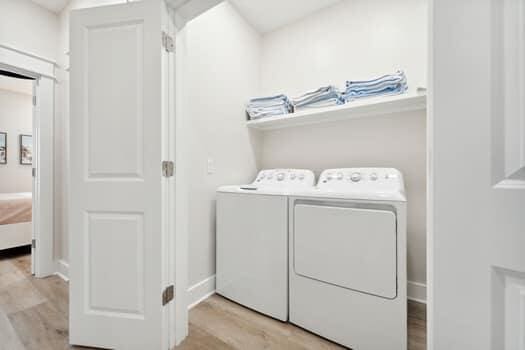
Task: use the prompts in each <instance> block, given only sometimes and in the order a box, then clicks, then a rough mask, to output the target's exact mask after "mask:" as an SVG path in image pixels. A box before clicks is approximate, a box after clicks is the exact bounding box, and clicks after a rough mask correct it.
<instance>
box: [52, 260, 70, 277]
mask: <svg viewBox="0 0 525 350" xmlns="http://www.w3.org/2000/svg"><path fill="white" fill-rule="evenodd" d="M55 275H57V276H58V277H60V278H62V279H63V280H64V281H66V282H69V264H68V263H67V261H65V260H62V259H59V260H57V271H56V272H55Z"/></svg>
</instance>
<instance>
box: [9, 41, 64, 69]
mask: <svg viewBox="0 0 525 350" xmlns="http://www.w3.org/2000/svg"><path fill="white" fill-rule="evenodd" d="M0 47H1V48H3V49H7V50H11V51H14V52H16V53H19V54H22V55H25V56H28V57H31V58H36V59H37V60H40V61H44V62H47V63H50V64H52V65H55V66H56V65H57V63H56V61H54V60H51V59H49V58H45V57H42V56H39V55H36V54H34V53H31V52H27V51H24V50H20V49H17V48H15V47H12V46H9V45H5V44H0Z"/></svg>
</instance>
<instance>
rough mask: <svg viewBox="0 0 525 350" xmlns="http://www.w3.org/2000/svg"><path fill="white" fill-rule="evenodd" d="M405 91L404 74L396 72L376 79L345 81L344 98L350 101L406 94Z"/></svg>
mask: <svg viewBox="0 0 525 350" xmlns="http://www.w3.org/2000/svg"><path fill="white" fill-rule="evenodd" d="M407 89H408V85H407V79H406V76H405V73H403V72H402V71H397V72H396V73H395V74H387V75H383V76H382V77H379V78H376V79H371V80H362V81H347V82H346V91H345V93H344V98H345V100H346V101H350V100H353V99H356V98H361V97H369V96H379V95H396V94H402V93H404V92H406V91H407Z"/></svg>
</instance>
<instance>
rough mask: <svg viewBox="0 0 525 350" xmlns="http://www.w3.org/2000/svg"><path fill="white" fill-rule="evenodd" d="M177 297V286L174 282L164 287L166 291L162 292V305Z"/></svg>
mask: <svg viewBox="0 0 525 350" xmlns="http://www.w3.org/2000/svg"><path fill="white" fill-rule="evenodd" d="M174 297H175V286H174V285H173V284H172V285H171V286H168V287H166V289H164V292H162V306H164V305H166V304H168V303H169V302H170V301H172V300H173V298H174Z"/></svg>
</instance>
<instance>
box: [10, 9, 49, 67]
mask: <svg viewBox="0 0 525 350" xmlns="http://www.w3.org/2000/svg"><path fill="white" fill-rule="evenodd" d="M57 37H58V18H57V15H56V14H54V13H53V12H51V11H48V10H46V9H44V8H42V7H40V6H38V5H36V4H34V3H33V2H31V1H29V0H0V44H3V45H8V46H10V47H13V48H16V49H19V50H23V51H26V52H29V53H32V54H35V55H38V56H41V57H44V58H47V59H50V60H54V59H55V57H56V51H57Z"/></svg>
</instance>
